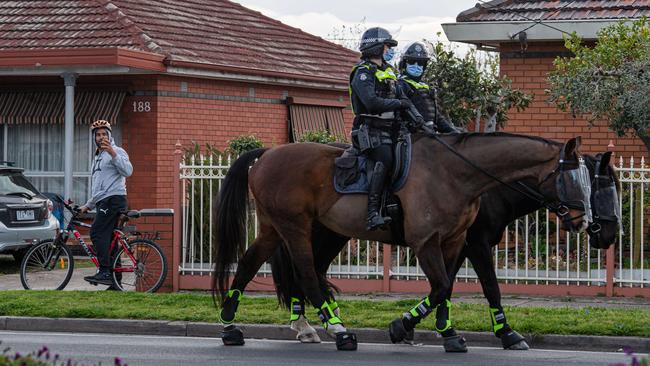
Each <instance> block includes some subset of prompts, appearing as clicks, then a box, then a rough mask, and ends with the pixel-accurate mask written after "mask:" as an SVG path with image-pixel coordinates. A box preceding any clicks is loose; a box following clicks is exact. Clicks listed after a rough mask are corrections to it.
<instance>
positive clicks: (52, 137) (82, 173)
mask: <svg viewBox="0 0 650 366" xmlns="http://www.w3.org/2000/svg"><path fill="white" fill-rule="evenodd" d="M112 129H113V137H114V138H115V141H116V143H117V144H118V145H119V144H120V143H119V141H120V129H119V127H118V126H117V125H114V126H113V128H112ZM0 131H1V135H2V138H1V139H0V141H2V147H3V150H2V157H3V158H2V159H1V160H6V161H13V162H15V163H16V166H17V167H20V168H23V169H25V173H24V174H25V176H26V177H28V179H29V180H30V181H31V183H32V184H33V185H34V186H35V187H36V188H37V189H38V190H39V191H40V192H53V193H58V194H61V195H63V171H64V159H63V156H64V154H65V153H64V148H65V144H64V126H63V125H60V124H56V125H52V124H45V125H36V124H20V125H7V124H5V125H3V126H2V128H0ZM74 137H75V141H74V151H73V160H74V165H73V168H72V169H73V183H72V189H73V192H72V197H71V198H72V200H73V201H75V202H77V203H80V204H81V203H85V202H86V200H87V199H88V197H90V164H91V159H92V154H93V153H94V151H95V144H94V142H93V141H92V136H90V126H88V125H75V126H74ZM66 198H67V197H66Z"/></svg>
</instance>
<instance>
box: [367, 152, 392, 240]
mask: <svg viewBox="0 0 650 366" xmlns="http://www.w3.org/2000/svg"><path fill="white" fill-rule="evenodd" d="M385 179H386V169H385V168H384V164H382V163H381V162H380V161H378V162H376V163H375V169H374V170H373V172H372V177H371V178H370V187H369V189H368V225H367V226H366V230H368V231H372V230H376V229H378V228H382V229H383V228H384V227H385V226H386V225H388V224H390V222H391V218H390V217H383V216H381V213H380V212H379V209H380V206H381V196H382V192H383V189H384V180H385Z"/></svg>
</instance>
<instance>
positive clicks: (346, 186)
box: [334, 135, 412, 194]
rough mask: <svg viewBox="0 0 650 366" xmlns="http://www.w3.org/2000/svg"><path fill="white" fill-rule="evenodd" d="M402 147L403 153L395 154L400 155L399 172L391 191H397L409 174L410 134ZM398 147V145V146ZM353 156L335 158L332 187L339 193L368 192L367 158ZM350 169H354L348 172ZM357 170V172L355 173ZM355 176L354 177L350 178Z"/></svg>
mask: <svg viewBox="0 0 650 366" xmlns="http://www.w3.org/2000/svg"><path fill="white" fill-rule="evenodd" d="M403 146H404V148H403V150H402V152H403V153H401V154H395V156H401V157H402V159H401V162H399V164H396V165H397V166H399V167H400V168H401V169H400V173H399V174H398V175H397V179H396V180H395V181H393V182H392V184H391V186H390V190H391V192H397V191H399V190H400V189H402V187H403V186H404V184H405V183H406V178H407V177H408V175H409V171H410V169H411V150H412V148H411V136H410V135H407V136H406V138H405V139H404V144H403ZM398 148H399V146H398ZM354 158H355V157H350V156H348V157H344V158H338V159H336V160H337V161H336V163H335V166H334V170H335V171H334V189H335V190H336V191H337V192H338V193H341V194H359V193H362V194H363V193H365V194H367V193H368V188H369V182H368V174H367V172H366V165H367V158H366V157H365V155H358V156H356V159H357V160H356V162H355V161H354ZM350 170H354V171H352V172H350ZM356 172H358V174H355V173H356ZM353 177H356V179H352V178H353Z"/></svg>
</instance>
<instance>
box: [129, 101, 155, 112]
mask: <svg viewBox="0 0 650 366" xmlns="http://www.w3.org/2000/svg"><path fill="white" fill-rule="evenodd" d="M133 111H134V112H151V102H133Z"/></svg>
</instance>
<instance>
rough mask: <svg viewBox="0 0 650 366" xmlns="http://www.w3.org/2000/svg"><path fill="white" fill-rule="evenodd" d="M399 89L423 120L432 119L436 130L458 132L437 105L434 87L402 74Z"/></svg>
mask: <svg viewBox="0 0 650 366" xmlns="http://www.w3.org/2000/svg"><path fill="white" fill-rule="evenodd" d="M398 87H399V89H400V91H401V92H402V93H403V94H404V95H405V96H406V97H407V98H409V99H410V100H411V102H413V105H414V106H415V108H416V109H417V110H418V112H420V114H421V115H422V117H423V118H424V120H425V121H427V122H428V121H432V122H433V123H434V125H435V127H436V130H437V131H438V132H441V133H453V132H458V130H456V128H455V127H454V125H453V124H452V123H451V122H450V121H449V119H448V118H447V116H445V114H443V113H442V110H441V109H440V108H439V107H438V103H437V97H436V93H435V89H433V88H430V87H429V85H428V84H426V83H424V82H421V81H416V80H413V78H411V77H409V76H408V75H406V74H402V75H401V76H400V77H399V80H398Z"/></svg>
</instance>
